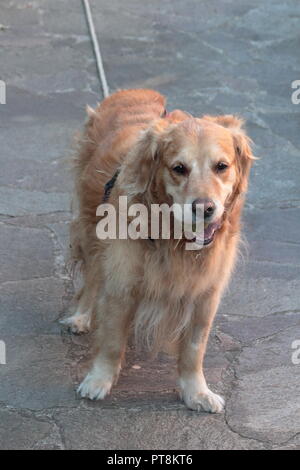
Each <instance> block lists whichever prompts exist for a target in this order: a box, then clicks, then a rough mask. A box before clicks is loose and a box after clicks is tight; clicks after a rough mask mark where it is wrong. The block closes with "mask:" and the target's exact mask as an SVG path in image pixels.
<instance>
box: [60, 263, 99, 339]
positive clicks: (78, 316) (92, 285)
mask: <svg viewBox="0 0 300 470" xmlns="http://www.w3.org/2000/svg"><path fill="white" fill-rule="evenodd" d="M94 274H95V273H93V272H92V271H89V272H88V273H87V274H86V276H85V282H84V286H83V287H82V288H81V289H80V290H79V291H78V293H77V294H76V295H75V305H76V306H75V308H74V309H73V313H72V315H70V316H69V317H67V318H65V319H63V320H61V321H60V323H61V324H63V325H66V326H67V327H68V328H69V330H70V331H71V332H72V333H74V334H84V333H88V332H89V331H90V330H91V326H92V320H93V315H94V312H95V309H96V302H97V299H98V298H99V292H100V290H101V280H100V279H99V277H98V279H97V277H96V276H95V277H94Z"/></svg>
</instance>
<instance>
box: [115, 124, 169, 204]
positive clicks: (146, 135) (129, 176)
mask: <svg viewBox="0 0 300 470" xmlns="http://www.w3.org/2000/svg"><path fill="white" fill-rule="evenodd" d="M166 126H167V124H166V123H165V122H164V121H163V120H160V121H158V122H156V123H155V125H154V126H152V127H150V128H149V129H147V130H145V131H142V133H141V135H140V137H139V139H138V141H137V142H136V144H135V145H134V146H133V148H132V150H131V151H130V153H129V155H128V157H127V164H126V166H124V167H123V169H122V171H121V173H120V183H121V184H122V186H123V187H126V191H127V193H128V195H132V196H133V195H136V194H144V193H146V192H147V190H148V189H149V188H150V186H151V183H152V181H153V178H154V176H155V172H156V169H157V168H158V166H159V161H160V156H161V151H162V148H161V147H162V146H161V134H162V133H163V131H164V130H165V128H166Z"/></svg>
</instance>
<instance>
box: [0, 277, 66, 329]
mask: <svg viewBox="0 0 300 470" xmlns="http://www.w3.org/2000/svg"><path fill="white" fill-rule="evenodd" d="M65 289H66V287H65V285H64V282H63V281H62V280H61V279H55V278H44V279H31V280H27V281H13V282H6V283H4V284H0V297H1V301H0V331H1V335H3V334H4V335H25V334H29V335H33V334H36V335H39V334H51V333H56V334H58V333H59V331H60V328H59V326H58V324H57V323H55V320H57V318H58V317H59V316H60V315H61V314H62V313H63V311H64V310H65V305H64V303H63V299H64V296H65Z"/></svg>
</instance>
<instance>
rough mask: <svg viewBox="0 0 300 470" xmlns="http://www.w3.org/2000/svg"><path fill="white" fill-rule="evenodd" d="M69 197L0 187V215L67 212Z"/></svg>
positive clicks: (60, 194)
mask: <svg viewBox="0 0 300 470" xmlns="http://www.w3.org/2000/svg"><path fill="white" fill-rule="evenodd" d="M69 210H70V196H69V194H65V193H57V192H51V193H45V192H41V191H29V190H25V189H16V188H9V187H3V186H1V187H0V214H1V215H9V216H18V215H29V214H32V213H33V214H34V213H35V214H46V213H47V212H48V213H50V212H58V211H60V212H69Z"/></svg>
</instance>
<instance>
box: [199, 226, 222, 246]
mask: <svg viewBox="0 0 300 470" xmlns="http://www.w3.org/2000/svg"><path fill="white" fill-rule="evenodd" d="M220 227H221V222H220V220H218V221H216V222H212V223H210V224H205V225H204V231H203V234H201V235H200V234H199V235H197V236H196V238H195V239H194V242H195V243H197V244H198V245H203V246H206V245H210V243H212V242H213V240H214V238H215V234H216V232H217V230H219V228H220Z"/></svg>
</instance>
